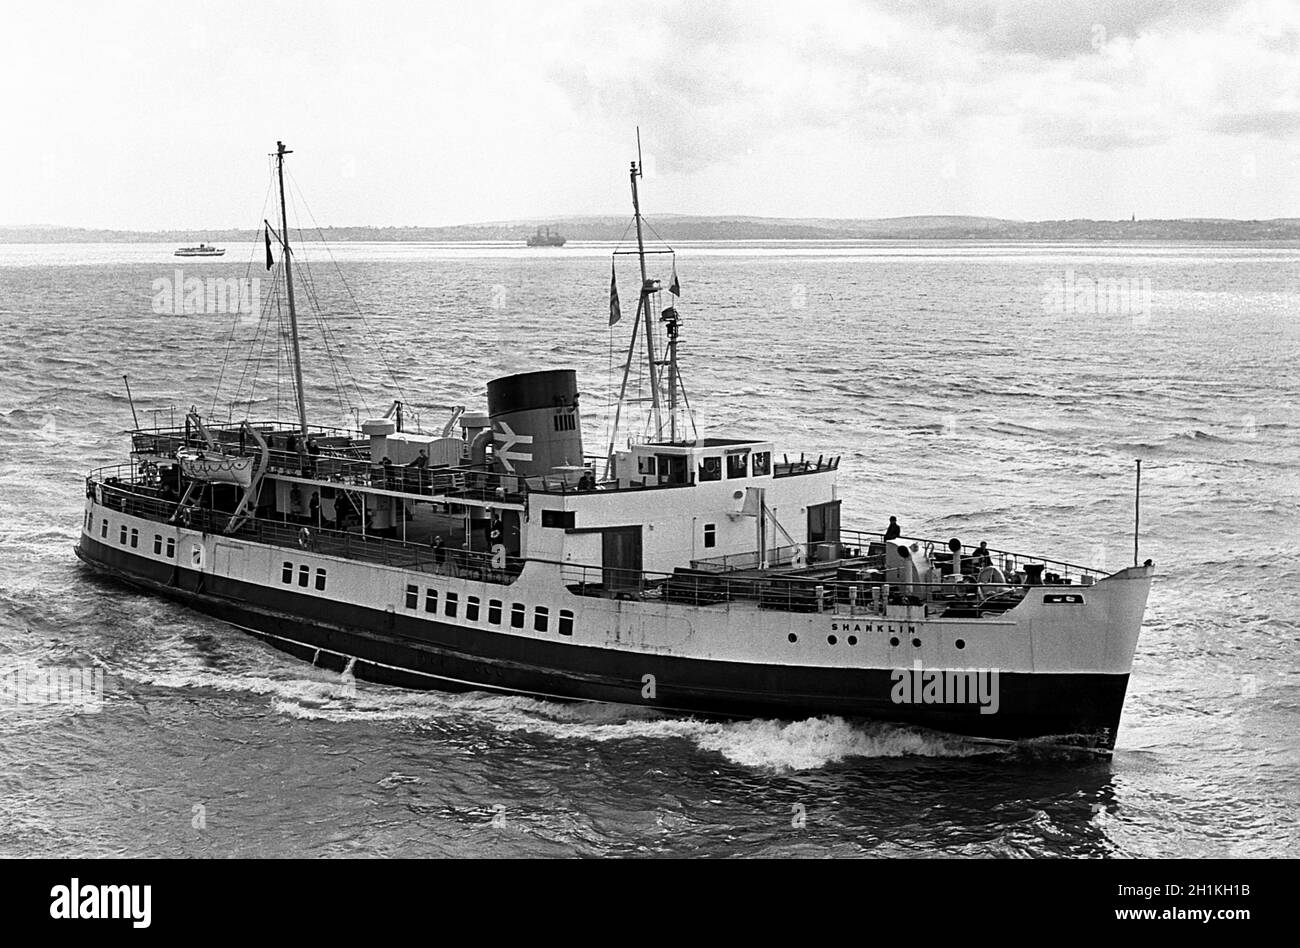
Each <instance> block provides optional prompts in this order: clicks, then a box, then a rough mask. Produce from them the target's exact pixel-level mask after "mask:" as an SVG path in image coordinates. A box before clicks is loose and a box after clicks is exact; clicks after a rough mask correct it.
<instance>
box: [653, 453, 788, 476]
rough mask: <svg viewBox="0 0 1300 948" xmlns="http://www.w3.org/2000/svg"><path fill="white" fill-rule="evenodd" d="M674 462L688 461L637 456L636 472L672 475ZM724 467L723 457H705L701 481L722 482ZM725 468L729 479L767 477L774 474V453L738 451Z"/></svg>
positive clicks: (667, 457)
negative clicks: (670, 468) (752, 476)
mask: <svg viewBox="0 0 1300 948" xmlns="http://www.w3.org/2000/svg"><path fill="white" fill-rule="evenodd" d="M674 462H677V463H681V464H685V462H686V459H685V458H684V457H680V456H678V455H657V454H642V455H638V456H637V460H636V471H637V473H638V474H650V475H658V474H664V475H671V473H672V472H671V471H670V470H669V467H670V465H671V464H672V463H674ZM723 467H724V464H723V458H722V457H714V456H710V457H705V458H704V459H702V460H701V461H700V480H702V481H720V480H722V471H723ZM725 468H726V471H727V477H728V479H730V478H734V477H748V476H749V475H750V474H751V473H753V475H754V477H766V476H767V475H768V474H771V473H772V452H770V451H755V452H754V453H753V454H750V453H749V451H737V452H735V453H734V454H728V455H727V456H726V464H725ZM681 477H682V479H683V480H684V479H685V477H686V475H685V471H684V470H683V471H682V473H681Z"/></svg>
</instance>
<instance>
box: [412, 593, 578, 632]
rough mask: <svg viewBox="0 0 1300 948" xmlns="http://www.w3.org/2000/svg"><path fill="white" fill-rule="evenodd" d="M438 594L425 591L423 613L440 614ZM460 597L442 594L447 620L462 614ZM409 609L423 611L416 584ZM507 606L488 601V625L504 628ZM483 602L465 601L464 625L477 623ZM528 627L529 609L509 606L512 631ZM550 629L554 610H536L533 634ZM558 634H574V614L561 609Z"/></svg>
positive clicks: (470, 599)
mask: <svg viewBox="0 0 1300 948" xmlns="http://www.w3.org/2000/svg"><path fill="white" fill-rule="evenodd" d="M438 598H439V593H438V590H436V589H433V588H428V589H425V590H424V611H425V612H426V613H428V614H430V615H437V614H438V607H439V605H440V604H439V602H438ZM460 605H461V603H460V594H459V593H454V592H447V593H443V594H442V602H441V606H442V614H443V615H444V616H446V617H447V618H448V619H455V618H457V617H458V616H459V614H460ZM406 608H408V609H410V610H411V611H413V612H414V611H418V610H419V608H420V587H419V586H417V585H416V584H415V583H410V584H408V585H407V587H406ZM504 608H505V604H504V603H503V602H502V601H501V600H500V599H489V600H488V602H487V624H488V625H501V624H502V619H503V618H504V617H503V610H504ZM482 610H483V601H482V600H481V599H480V598H479V597H478V596H466V597H465V621H466V622H478V621H479V620H480V616H481V615H482ZM527 624H528V607H527V606H525V605H524V604H523V603H522V602H515V603H511V605H510V628H512V629H522V628H524V627H525V626H526V625H527ZM550 625H551V610H550V609H548V608H547V607H546V606H537V607H535V608H534V609H533V631H535V632H546V631H547V630H549V628H550ZM556 631H557V632H559V633H560V635H572V634H573V611H572V610H571V609H561V610H560V616H559V625H558V627H557V628H556Z"/></svg>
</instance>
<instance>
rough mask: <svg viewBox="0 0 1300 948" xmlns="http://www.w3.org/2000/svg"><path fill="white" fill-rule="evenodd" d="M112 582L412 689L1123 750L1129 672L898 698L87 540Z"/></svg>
mask: <svg viewBox="0 0 1300 948" xmlns="http://www.w3.org/2000/svg"><path fill="white" fill-rule="evenodd" d="M76 552H77V555H78V556H79V557H80V558H81V559H82V561H83V562H84V563H86V564H87V565H88V566H90V567H92V568H93V569H95V570H96V571H97V572H98V573H100V574H101V575H105V576H107V577H110V578H112V579H114V580H116V581H120V582H125V583H127V584H130V585H133V586H135V587H138V588H142V589H145V590H147V591H149V592H151V593H154V594H161V595H163V596H166V597H168V598H170V599H173V600H175V601H177V602H180V603H183V604H185V605H186V606H189V607H191V608H193V609H195V610H197V611H200V612H203V613H205V614H208V615H211V616H213V617H215V618H218V619H221V620H223V621H225V622H228V623H230V624H232V625H235V626H237V627H239V628H240V629H243V630H245V631H247V632H249V633H251V634H253V635H255V636H257V637H258V638H260V639H262V640H263V641H265V642H267V643H269V644H270V645H272V646H274V647H275V648H277V649H279V650H281V651H284V652H287V653H289V654H291V655H294V656H296V657H297V658H300V659H303V660H305V661H309V662H311V663H313V664H314V665H316V666H319V667H325V668H330V669H334V670H337V671H340V672H341V671H343V670H344V669H345V668H346V667H347V666H348V665H351V666H352V672H353V674H354V675H355V676H356V677H357V678H358V679H361V680H365V681H371V682H375V683H380V684H386V685H394V686H399V687H404V688H414V689H425V690H441V691H490V692H499V693H510V694H520V695H527V696H533V697H539V698H547V699H556V700H563V701H596V702H608V703H614V704H625V705H633V706H637V707H642V708H645V707H652V708H656V709H659V710H662V711H665V712H669V713H676V714H694V715H701V716H708V717H723V718H774V719H780V720H800V719H803V718H807V717H813V716H818V715H838V716H841V717H846V718H866V719H873V720H882V721H888V722H894V723H900V724H907V725H913V726H919V727H925V728H931V729H934V730H937V731H943V732H947V733H952V734H959V735H964V736H970V737H979V738H985V739H994V740H1009V741H1015V740H1025V739H1040V738H1042V739H1045V738H1055V739H1060V740H1061V741H1063V742H1068V743H1071V744H1080V745H1083V746H1088V747H1093V748H1099V749H1103V750H1109V749H1110V748H1112V747H1113V746H1114V740H1115V733H1116V731H1117V729H1118V726H1119V719H1120V714H1121V711H1122V708H1123V703H1124V695H1125V691H1126V689H1127V685H1128V675H1126V674H1123V675H1121V674H1038V673H1012V672H1003V673H1001V675H1000V676H999V679H998V682H997V706H996V708H994V709H992V710H990V709H989V707H988V706H987V705H981V704H979V703H978V702H976V701H974V700H973V696H971V697H972V700H971V701H968V702H966V703H962V704H943V703H926V702H925V701H923V700H921V699H920V698H919V697H918V699H917V700H916V701H906V702H899V701H897V700H896V697H893V696H896V694H897V679H898V677H899V673H898V672H896V671H895V670H891V669H882V668H827V667H813V666H792V665H770V664H757V663H745V662H727V661H705V660H699V659H690V658H680V657H673V656H665V655H647V654H640V653H631V652H625V651H617V650H613V649H597V648H589V647H582V646H574V645H568V644H564V643H551V642H540V641H537V640H535V639H531V638H527V637H524V636H514V635H509V634H502V633H492V632H485V631H483V630H477V629H467V628H463V627H460V626H456V625H453V624H449V623H440V622H432V623H431V622H428V621H424V620H419V619H415V618H412V617H407V616H403V615H401V614H398V613H394V612H388V611H380V610H377V609H373V608H363V607H359V606H355V605H351V604H349V603H346V602H339V601H334V600H327V599H322V598H320V597H314V596H306V595H300V594H297V593H294V592H292V591H289V590H282V589H275V588H270V587H266V586H260V585H257V584H254V583H247V582H242V581H238V580H233V579H229V578H223V577H215V576H212V575H210V574H203V573H200V572H198V571H195V570H189V569H184V568H181V567H179V566H176V565H168V564H166V563H160V562H157V561H152V560H148V559H146V558H144V557H138V556H133V555H132V554H130V553H129V552H127V551H124V550H121V549H119V548H116V547H113V546H110V545H107V544H102V543H99V542H98V541H96V540H93V539H91V538H88V537H83V538H82V539H81V542H80V544H79V545H78V547H77V551H76Z"/></svg>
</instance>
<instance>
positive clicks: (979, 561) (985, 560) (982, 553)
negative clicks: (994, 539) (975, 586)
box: [973, 540, 993, 570]
mask: <svg viewBox="0 0 1300 948" xmlns="http://www.w3.org/2000/svg"><path fill="white" fill-rule="evenodd" d="M973 559H974V560H975V569H977V570H981V569H984V568H985V567H986V566H992V565H993V554H992V553H990V552H989V543H988V541H987V540H981V541H980V546H979V549H978V550H976V551H975V555H974V557H973Z"/></svg>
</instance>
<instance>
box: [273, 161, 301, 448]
mask: <svg viewBox="0 0 1300 948" xmlns="http://www.w3.org/2000/svg"><path fill="white" fill-rule="evenodd" d="M292 154H293V152H292V151H290V150H289V149H287V148H285V147H284V142H281V141H277V142H276V143H275V152H274V154H273V156H274V158H275V170H276V174H277V176H278V177H279V179H280V246H281V247H283V248H284V283H285V286H286V287H288V290H289V334H290V335H291V336H292V337H293V380H294V384H295V386H296V387H297V394H298V426H299V428H301V429H302V433H303V435H304V436H306V434H307V401H306V397H305V395H304V393H303V384H302V352H301V350H300V348H299V345H298V311H297V309H296V308H295V307H294V300H293V264H292V263H291V262H290V261H291V260H292V259H293V254H292V253H290V252H289V215H288V212H287V211H286V209H285V202H284V156H285V155H292Z"/></svg>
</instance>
